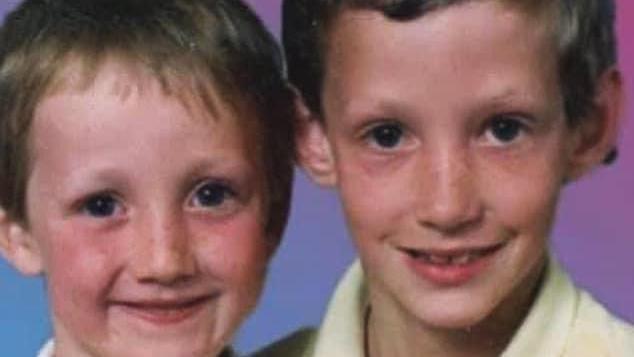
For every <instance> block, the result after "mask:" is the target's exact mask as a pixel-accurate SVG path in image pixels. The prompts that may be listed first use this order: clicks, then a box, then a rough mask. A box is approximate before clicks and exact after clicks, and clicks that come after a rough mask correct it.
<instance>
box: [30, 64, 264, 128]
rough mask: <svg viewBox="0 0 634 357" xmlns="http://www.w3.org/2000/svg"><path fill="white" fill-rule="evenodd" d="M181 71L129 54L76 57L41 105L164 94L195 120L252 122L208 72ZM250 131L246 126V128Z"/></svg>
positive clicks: (245, 106) (243, 103)
mask: <svg viewBox="0 0 634 357" xmlns="http://www.w3.org/2000/svg"><path fill="white" fill-rule="evenodd" d="M181 65H182V64H181ZM182 67H183V66H178V65H173V66H170V65H167V64H166V65H164V66H162V67H161V68H152V67H150V66H148V65H147V64H144V63H142V62H141V61H140V60H137V59H135V58H133V56H132V55H129V54H126V53H117V52H112V53H106V54H105V55H104V56H102V57H98V58H95V57H92V56H89V55H84V54H77V53H71V54H69V55H68V56H67V57H66V59H65V60H64V61H62V62H61V65H60V66H59V68H58V69H57V70H54V71H53V76H52V79H51V81H50V84H49V85H48V86H47V88H46V91H45V93H44V95H43V98H42V100H44V99H45V98H46V97H48V96H52V95H56V94H59V93H62V92H77V93H82V92H88V91H90V90H93V91H94V90H95V89H97V90H100V91H101V92H102V93H110V94H112V95H115V96H119V97H121V99H126V97H128V96H130V95H132V94H135V93H136V94H138V95H143V94H144V93H147V92H149V91H151V90H158V91H159V92H160V94H161V95H164V96H166V97H173V98H175V99H177V100H178V101H179V102H180V104H181V105H183V106H184V107H185V108H186V109H187V110H188V111H190V113H189V114H190V115H191V116H192V117H194V118H201V117H207V118H216V117H219V116H225V117H230V118H233V119H235V120H243V119H244V118H250V117H253V115H252V113H251V112H252V111H253V108H252V105H251V104H250V103H249V102H248V101H247V100H245V99H242V98H240V97H239V96H237V95H234V93H233V89H229V88H224V87H222V86H220V85H219V84H218V83H216V82H215V80H214V78H213V77H212V76H211V75H210V74H209V73H207V72H206V71H204V70H203V69H199V68H195V66H189V67H188V68H182ZM42 100H40V102H41V101H42ZM245 121H246V120H245ZM250 127H251V125H247V123H245V128H250Z"/></svg>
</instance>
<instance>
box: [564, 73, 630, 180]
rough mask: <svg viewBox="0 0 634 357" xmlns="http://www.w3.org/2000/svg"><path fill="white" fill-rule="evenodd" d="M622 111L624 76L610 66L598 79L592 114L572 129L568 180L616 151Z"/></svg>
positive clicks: (591, 167) (573, 178)
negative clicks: (572, 136)
mask: <svg viewBox="0 0 634 357" xmlns="http://www.w3.org/2000/svg"><path fill="white" fill-rule="evenodd" d="M622 110H623V78H622V76H621V73H620V72H619V71H618V69H617V68H610V69H608V70H606V71H605V72H604V73H603V74H602V75H601V77H600V78H599V81H598V83H597V89H596V93H595V96H594V100H593V107H592V108H591V109H590V113H589V114H588V115H587V117H585V118H582V119H581V121H580V122H579V123H578V124H576V127H574V128H573V131H574V133H573V135H574V140H573V144H572V147H571V154H570V162H569V169H568V180H575V179H578V178H579V177H581V176H583V175H584V174H586V173H587V172H589V171H590V170H592V169H593V168H594V167H596V166H598V165H600V164H601V163H604V162H605V161H606V158H608V156H610V154H611V153H612V152H613V151H614V149H615V148H616V142H617V139H618V134H619V127H620V125H619V124H620V119H621V114H622Z"/></svg>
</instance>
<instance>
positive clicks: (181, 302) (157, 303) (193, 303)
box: [112, 295, 213, 326]
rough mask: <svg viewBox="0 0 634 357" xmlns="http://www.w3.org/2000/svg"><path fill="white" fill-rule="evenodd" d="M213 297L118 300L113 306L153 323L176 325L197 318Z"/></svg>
mask: <svg viewBox="0 0 634 357" xmlns="http://www.w3.org/2000/svg"><path fill="white" fill-rule="evenodd" d="M212 299H213V297H212V296H208V295H205V296H197V297H189V298H181V299H172V300H164V299H147V300H133V301H117V302H114V303H112V306H114V307H117V308H118V309H120V310H121V311H122V312H123V313H125V314H127V315H129V316H132V317H134V318H138V319H140V320H143V321H145V322H149V323H150V324H153V325H158V326H165V325H175V324H179V323H182V322H184V321H187V320H190V319H193V318H195V317H196V316H197V315H198V314H199V313H200V312H201V311H202V310H203V309H205V307H206V306H207V305H208V304H209V303H210V302H211V300H212Z"/></svg>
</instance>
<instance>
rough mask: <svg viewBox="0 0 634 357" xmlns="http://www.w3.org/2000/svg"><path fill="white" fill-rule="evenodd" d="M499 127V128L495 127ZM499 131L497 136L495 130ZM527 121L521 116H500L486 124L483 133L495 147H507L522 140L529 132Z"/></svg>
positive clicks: (494, 117)
mask: <svg viewBox="0 0 634 357" xmlns="http://www.w3.org/2000/svg"><path fill="white" fill-rule="evenodd" d="M496 125H497V127H495V126H496ZM496 129H497V130H498V132H497V135H496V133H494V132H493V130H496ZM529 129H530V127H529V125H528V124H527V119H526V118H525V117H524V116H521V115H513V114H500V115H495V116H493V117H492V118H490V119H489V120H488V121H487V122H485V124H484V127H483V129H482V133H483V135H484V137H485V139H486V141H487V142H491V143H492V145H493V146H507V145H511V144H513V143H515V142H517V141H519V140H521V139H522V138H523V137H524V135H526V134H527V133H528V132H529Z"/></svg>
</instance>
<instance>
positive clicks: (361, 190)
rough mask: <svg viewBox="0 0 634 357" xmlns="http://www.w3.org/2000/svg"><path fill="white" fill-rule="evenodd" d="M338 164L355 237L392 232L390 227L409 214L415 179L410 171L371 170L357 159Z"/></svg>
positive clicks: (341, 190) (402, 169)
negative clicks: (413, 179) (412, 178)
mask: <svg viewBox="0 0 634 357" xmlns="http://www.w3.org/2000/svg"><path fill="white" fill-rule="evenodd" d="M340 162H342V164H339V165H338V167H337V171H338V189H339V190H338V192H339V194H340V195H341V202H342V203H343V208H344V210H345V213H346V218H347V220H348V224H349V226H350V228H351V229H352V230H353V233H354V234H353V235H354V236H366V235H368V234H371V235H375V236H377V235H378V236H382V235H385V234H389V231H390V227H392V228H396V226H393V225H397V222H399V221H400V219H401V218H402V217H404V216H406V215H407V211H409V207H410V206H411V202H410V200H411V198H412V196H413V195H415V193H414V192H412V190H413V188H412V182H411V181H410V180H409V179H408V177H407V170H406V169H404V168H402V167H401V168H400V169H398V170H391V169H388V168H385V169H380V170H379V169H377V168H371V169H368V168H367V167H366V165H364V164H363V163H361V164H357V162H355V161H354V160H348V161H345V159H344V160H341V161H340Z"/></svg>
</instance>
